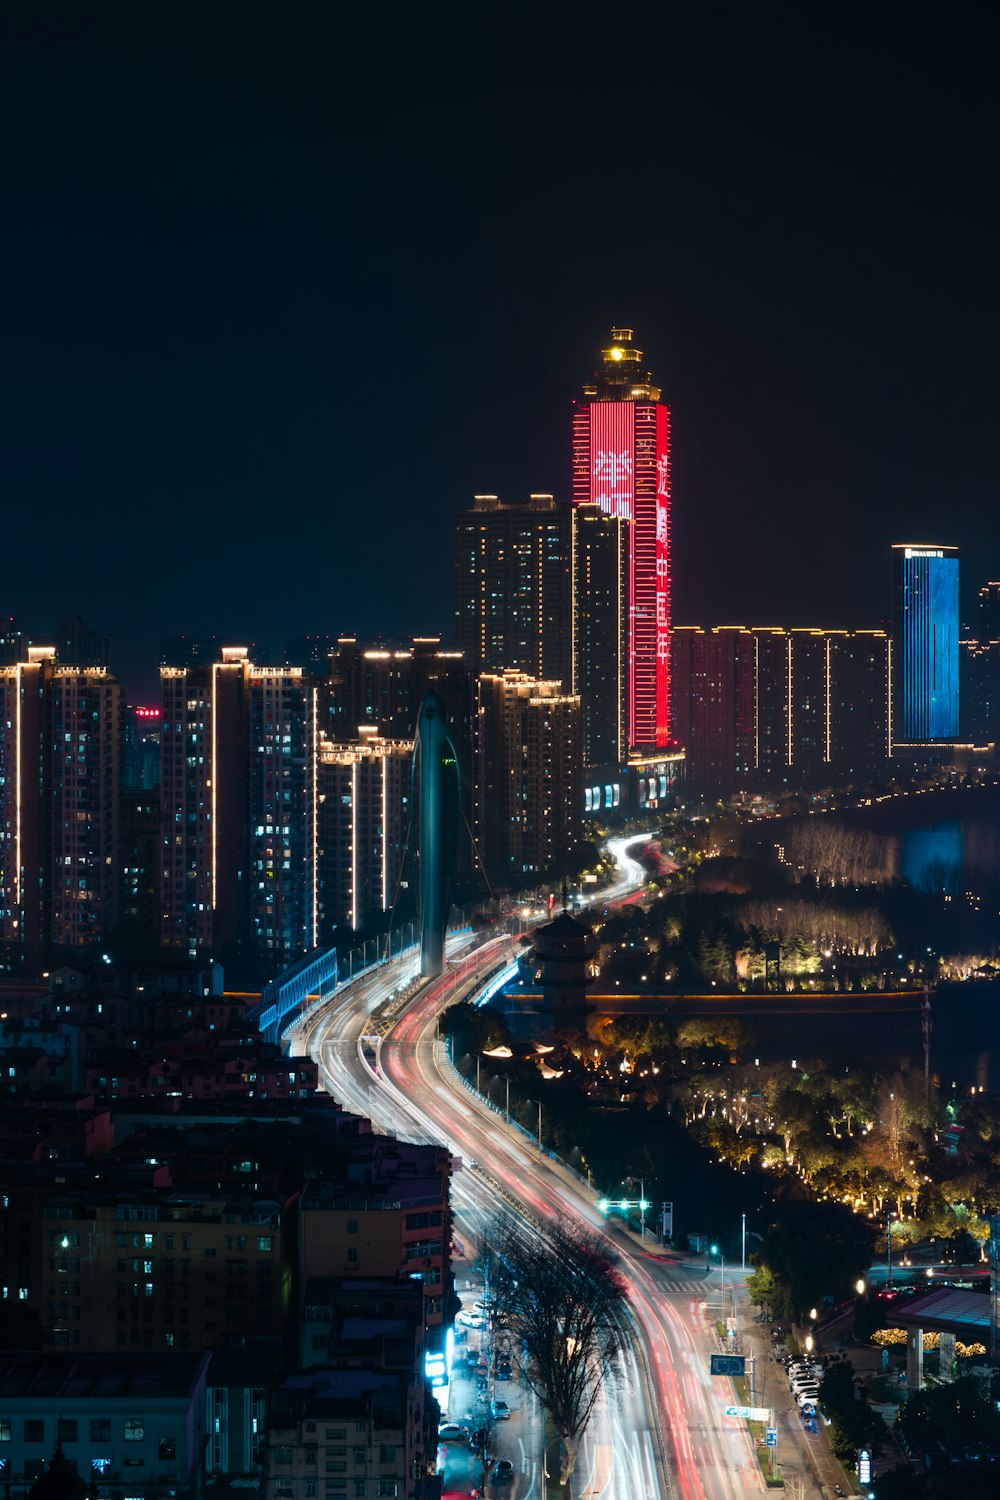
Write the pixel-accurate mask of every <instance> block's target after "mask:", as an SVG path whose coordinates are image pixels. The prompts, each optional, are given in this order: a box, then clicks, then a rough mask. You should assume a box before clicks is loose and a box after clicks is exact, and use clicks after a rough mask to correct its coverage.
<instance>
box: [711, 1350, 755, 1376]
mask: <svg viewBox="0 0 1000 1500" xmlns="http://www.w3.org/2000/svg"><path fill="white" fill-rule="evenodd" d="M711 1360H712V1363H711V1367H710V1374H712V1375H729V1376H734V1375H745V1374H746V1372H747V1357H746V1355H745V1354H713V1355H712V1356H711Z"/></svg>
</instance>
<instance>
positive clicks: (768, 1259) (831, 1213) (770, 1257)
mask: <svg viewBox="0 0 1000 1500" xmlns="http://www.w3.org/2000/svg"><path fill="white" fill-rule="evenodd" d="M874 1243H875V1233H874V1230H873V1229H872V1226H871V1224H870V1223H869V1221H868V1220H867V1219H862V1218H860V1217H859V1216H858V1215H857V1214H852V1213H851V1212H850V1210H849V1209H847V1208H845V1207H844V1206H843V1204H840V1203H811V1202H809V1201H808V1200H801V1201H798V1202H796V1201H794V1200H793V1201H790V1202H785V1203H782V1204H781V1205H779V1206H778V1207H777V1208H776V1209H775V1211H774V1214H773V1217H772V1221H771V1223H770V1224H769V1226H768V1229H767V1233H766V1234H765V1236H764V1241H763V1244H762V1246H761V1248H760V1250H759V1252H758V1253H757V1254H756V1255H755V1257H754V1258H755V1260H756V1261H757V1263H758V1264H757V1268H756V1270H755V1271H754V1272H753V1274H752V1275H751V1276H749V1277H748V1279H747V1287H748V1290H749V1294H750V1300H751V1302H753V1303H754V1305H755V1306H757V1307H767V1308H770V1310H771V1311H772V1312H773V1313H774V1314H775V1316H776V1317H779V1318H787V1319H799V1318H802V1317H803V1316H804V1315H805V1313H806V1312H807V1311H808V1310H809V1309H810V1308H811V1307H812V1306H813V1305H815V1304H817V1303H818V1302H820V1301H821V1300H822V1299H823V1298H824V1297H826V1298H830V1299H832V1300H833V1301H839V1300H840V1299H842V1298H844V1297H846V1296H848V1295H850V1294H852V1292H853V1288H854V1285H855V1283H856V1282H857V1280H858V1277H859V1276H862V1275H863V1274H864V1273H865V1272H866V1271H867V1270H868V1267H869V1265H870V1264H871V1256H872V1247H873V1245H874Z"/></svg>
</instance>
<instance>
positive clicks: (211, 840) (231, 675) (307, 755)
mask: <svg viewBox="0 0 1000 1500" xmlns="http://www.w3.org/2000/svg"><path fill="white" fill-rule="evenodd" d="M160 686H161V711H162V719H161V828H162V855H163V861H162V870H161V898H162V900H161V916H162V928H161V940H162V942H163V945H164V947H166V948H168V949H173V950H175V951H177V952H178V953H182V954H184V955H185V956H187V957H191V958H193V957H196V956H197V955H198V954H199V953H204V952H208V951H212V950H219V949H225V948H230V947H236V946H241V947H244V948H246V949H248V950H250V951H253V952H254V953H255V954H256V955H257V956H258V958H260V959H261V960H262V961H263V962H264V963H265V966H266V967H267V969H268V971H269V972H273V973H278V972H280V970H281V969H282V968H285V967H287V966H288V965H289V964H291V963H293V962H294V961H295V960H296V959H298V958H299V957H301V955H302V954H303V953H305V952H307V951H308V950H309V949H310V948H313V947H315V946H316V942H317V931H318V906H317V901H318V888H317V878H316V858H315V851H316V838H317V812H318V803H317V798H316V775H315V767H316V760H317V753H318V744H317V738H318V727H317V719H318V688H317V687H316V685H315V684H314V683H312V682H311V681H310V680H309V679H308V678H306V676H305V675H304V673H303V672H302V669H301V668H300V667H287V668H271V667H261V666H258V665H256V664H255V663H253V662H252V661H251V660H250V658H249V653H248V650H247V648H246V647H244V646H234V647H223V648H222V652H221V658H220V659H219V660H216V661H213V662H210V663H207V664H204V665H197V666H191V667H172V666H165V667H161V668H160Z"/></svg>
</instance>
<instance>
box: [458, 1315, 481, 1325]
mask: <svg viewBox="0 0 1000 1500" xmlns="http://www.w3.org/2000/svg"><path fill="white" fill-rule="evenodd" d="M455 1322H456V1323H457V1324H458V1326H459V1328H482V1326H483V1320H482V1317H481V1316H480V1314H479V1313H477V1312H470V1313H468V1312H460V1313H459V1314H458V1317H457V1318H456V1319H455Z"/></svg>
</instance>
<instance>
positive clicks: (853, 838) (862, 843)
mask: <svg viewBox="0 0 1000 1500" xmlns="http://www.w3.org/2000/svg"><path fill="white" fill-rule="evenodd" d="M782 836H783V840H784V842H783V844H782V848H783V851H784V858H785V862H786V864H787V865H788V866H789V868H790V870H791V872H792V878H793V879H794V880H801V879H802V878H803V877H811V878H812V879H813V880H815V881H816V882H817V884H818V885H852V886H863V885H881V884H882V883H883V882H884V881H886V880H887V879H888V878H889V870H888V862H887V860H886V846H885V841H884V840H883V839H880V838H879V837H878V836H877V834H874V833H870V832H869V831H868V830H867V829H865V828H852V827H850V826H849V825H848V824H847V823H842V822H840V821H838V819H836V818H831V817H829V816H816V817H806V818H796V819H794V820H793V821H792V822H791V823H790V824H789V825H788V826H787V828H786V829H785V831H784V832H783V835H782Z"/></svg>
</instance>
